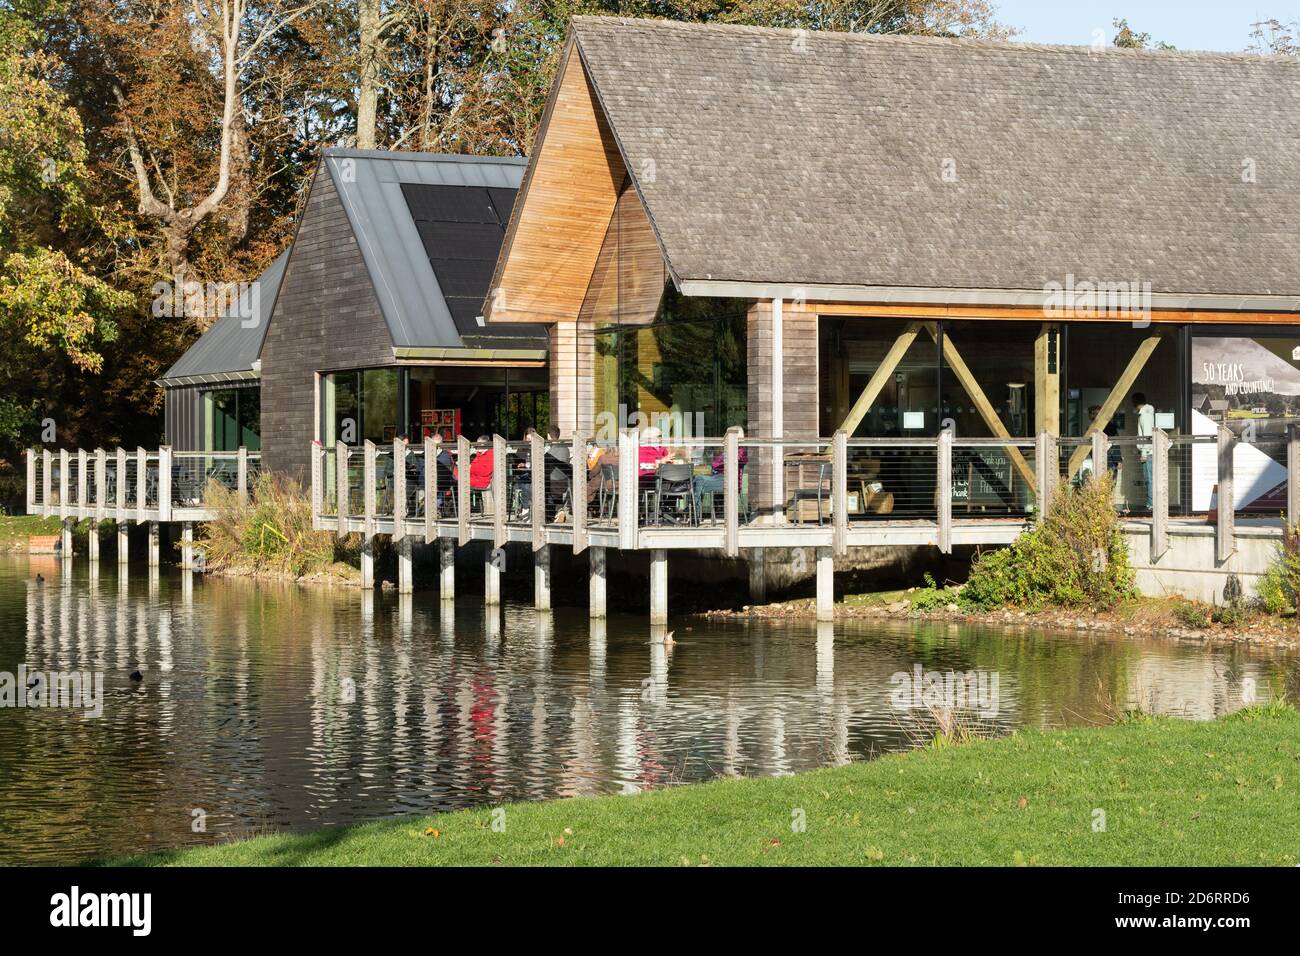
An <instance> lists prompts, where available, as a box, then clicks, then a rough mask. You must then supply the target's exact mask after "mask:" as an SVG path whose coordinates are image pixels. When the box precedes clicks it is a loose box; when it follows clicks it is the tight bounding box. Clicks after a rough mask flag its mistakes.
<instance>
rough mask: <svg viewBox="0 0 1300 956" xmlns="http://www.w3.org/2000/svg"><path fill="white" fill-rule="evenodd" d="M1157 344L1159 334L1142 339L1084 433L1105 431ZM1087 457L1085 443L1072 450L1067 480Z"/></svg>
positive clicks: (1070, 479)
mask: <svg viewBox="0 0 1300 956" xmlns="http://www.w3.org/2000/svg"><path fill="white" fill-rule="evenodd" d="M1159 344H1160V336H1158V335H1152V336H1149V337H1147V338H1145V339H1143V340H1142V343H1141V344H1140V345H1139V346H1138V347H1137V351H1135V352H1134V353H1133V357H1132V358H1131V359H1129V362H1128V365H1127V366H1125V367H1124V371H1123V372H1121V373H1120V376H1119V378H1118V379H1116V381H1115V385H1114V387H1112V388H1111V390H1110V394H1109V395H1107V396H1106V400H1105V401H1104V402H1102V403H1101V409H1100V410H1099V411H1098V412H1097V417H1096V418H1095V419H1093V421H1092V424H1090V425H1089V426H1088V430H1087V432H1086V433H1085V434H1086V435H1088V436H1091V435H1092V433H1093V432H1098V431H1105V429H1106V426H1107V425H1109V424H1110V420H1111V418H1112V417H1114V415H1115V412H1116V411H1117V410H1118V409H1119V406H1120V403H1121V402H1123V401H1124V396H1125V395H1127V394H1128V393H1129V389H1131V388H1132V387H1133V384H1134V383H1135V382H1136V381H1137V377H1138V376H1139V375H1140V374H1142V369H1143V368H1145V367H1146V364H1147V360H1148V359H1149V358H1151V353H1152V352H1154V351H1155V350H1156V346H1157V345H1159ZM1087 457H1088V446H1087V445H1080V446H1079V447H1078V448H1076V449H1075V450H1074V454H1073V455H1071V456H1070V464H1069V468H1067V469H1066V472H1065V478H1066V480H1067V481H1073V480H1074V476H1075V475H1077V474H1078V473H1079V467H1080V466H1081V465H1082V464H1083V460H1084V459H1085V458H1087Z"/></svg>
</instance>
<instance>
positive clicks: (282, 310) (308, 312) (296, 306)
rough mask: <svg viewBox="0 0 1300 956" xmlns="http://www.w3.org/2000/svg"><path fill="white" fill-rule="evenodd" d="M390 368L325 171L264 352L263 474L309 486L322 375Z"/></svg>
mask: <svg viewBox="0 0 1300 956" xmlns="http://www.w3.org/2000/svg"><path fill="white" fill-rule="evenodd" d="M345 186H346V184H345ZM392 364H394V362H393V342H392V337H391V336H390V335H389V332H388V326H387V324H386V323H385V321H384V316H383V313H382V312H381V311H380V307H379V300H378V299H377V298H376V297H375V290H374V287H373V286H372V285H371V282H370V275H369V273H368V272H367V270H366V264H365V261H364V260H363V259H362V257H361V250H360V248H359V247H358V246H357V240H356V237H355V236H354V235H353V233H352V226H351V224H350V223H349V222H348V217H347V213H346V212H345V211H344V209H343V204H342V203H341V202H340V201H339V198H338V193H337V192H336V190H335V185H334V181H333V180H332V179H331V177H330V175H329V173H328V172H327V171H326V167H325V164H324V163H322V164H321V165H320V167H319V168H318V169H317V171H316V176H315V179H314V180H313V182H312V187H311V193H310V195H309V196H308V198H307V208H306V209H305V210H304V211H303V215H302V222H301V223H300V224H299V226H298V235H297V237H296V238H295V239H294V242H293V251H292V252H291V253H290V254H289V264H288V266H287V267H286V269H285V275H284V280H283V282H282V283H281V285H280V295H279V297H278V299H277V300H276V303H275V315H274V321H273V322H272V323H271V326H270V328H269V329H267V332H266V343H265V344H264V345H263V346H262V462H263V466H264V467H265V468H267V469H271V470H274V471H278V472H282V473H284V474H287V475H289V476H291V477H296V478H298V479H300V480H304V479H305V478H306V476H307V474H308V467H307V466H308V461H309V450H310V446H311V442H312V439H313V438H314V437H315V435H316V423H315V420H314V416H315V410H316V396H315V393H314V388H315V373H316V372H318V371H326V370H331V369H342V368H362V367H367V366H375V365H392Z"/></svg>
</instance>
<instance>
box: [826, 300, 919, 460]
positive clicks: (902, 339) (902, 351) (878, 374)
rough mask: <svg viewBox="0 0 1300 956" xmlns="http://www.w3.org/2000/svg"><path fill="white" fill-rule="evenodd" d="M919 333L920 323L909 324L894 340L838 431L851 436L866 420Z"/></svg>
mask: <svg viewBox="0 0 1300 956" xmlns="http://www.w3.org/2000/svg"><path fill="white" fill-rule="evenodd" d="M920 332H921V323H920V322H909V323H908V324H907V327H906V328H905V329H903V334H902V335H900V336H899V337H898V338H897V339H895V340H894V344H893V345H891V346H890V347H889V351H888V352H886V353H885V357H884V358H883V359H881V361H880V364H879V365H878V366H876V370H875V371H874V372H873V373H872V374H871V378H870V379H868V381H867V384H866V387H865V388H863V389H862V394H861V395H859V396H858V397H857V400H856V401H854V403H853V407H852V408H850V409H849V413H848V415H847V416H846V417H845V419H844V422H843V423H842V424H841V425H840V431H843V432H845V433H846V434H849V435H852V434H853V433H854V432H855V431H857V430H858V426H859V425H861V424H862V419H864V418H866V416H867V412H869V411H871V406H873V405H874V404H875V403H876V399H877V398H879V397H880V393H881V392H882V391H884V389H885V386H886V385H888V384H889V381H890V379H892V378H893V377H894V369H896V368H898V363H899V362H901V361H902V360H903V358H904V356H906V355H907V350H908V349H910V348H911V347H912V343H913V342H915V341H916V337H917V335H918V334H920Z"/></svg>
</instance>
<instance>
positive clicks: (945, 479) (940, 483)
mask: <svg viewBox="0 0 1300 956" xmlns="http://www.w3.org/2000/svg"><path fill="white" fill-rule="evenodd" d="M935 454H936V456H937V458H938V461H937V468H936V470H935V471H936V476H937V482H936V485H937V487H936V488H935V496H936V501H935V504H936V506H937V507H936V509H935V510H936V512H937V514H938V519H939V529H938V545H939V553H940V554H952V429H951V428H944V429H942V430H941V431H940V432H939V437H938V439H937V440H936V442H935Z"/></svg>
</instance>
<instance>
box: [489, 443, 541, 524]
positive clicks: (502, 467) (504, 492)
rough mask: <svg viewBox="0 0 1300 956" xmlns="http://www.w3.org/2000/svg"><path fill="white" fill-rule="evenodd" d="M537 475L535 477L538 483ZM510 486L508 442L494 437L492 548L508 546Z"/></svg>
mask: <svg viewBox="0 0 1300 956" xmlns="http://www.w3.org/2000/svg"><path fill="white" fill-rule="evenodd" d="M537 478H538V476H537V475H534V476H533V480H534V481H536V480H537ZM509 497H510V485H509V482H507V481H506V440H505V439H504V438H502V437H501V436H500V435H493V436H492V546H493V547H494V548H504V547H505V544H506V511H507V510H508V509H509V505H510V502H509V500H508V499H509Z"/></svg>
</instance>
